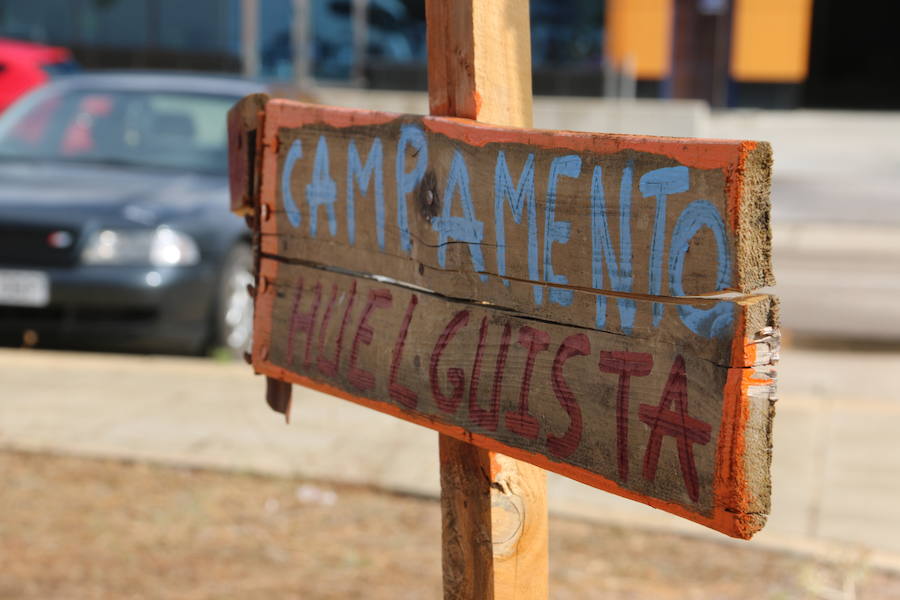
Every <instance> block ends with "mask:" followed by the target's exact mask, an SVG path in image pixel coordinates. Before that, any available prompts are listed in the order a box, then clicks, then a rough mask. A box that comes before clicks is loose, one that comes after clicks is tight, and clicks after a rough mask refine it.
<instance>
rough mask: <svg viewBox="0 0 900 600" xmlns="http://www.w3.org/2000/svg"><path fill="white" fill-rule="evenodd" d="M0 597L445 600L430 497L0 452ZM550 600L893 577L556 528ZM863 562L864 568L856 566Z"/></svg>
mask: <svg viewBox="0 0 900 600" xmlns="http://www.w3.org/2000/svg"><path fill="white" fill-rule="evenodd" d="M0 473H2V479H0V481H2V487H0V598H3V599H7V598H9V599H16V600H19V599H21V600H31V599H41V600H54V599H63V600H80V599H88V598H91V599H93V598H111V599H116V600H118V599H130V598H141V599H143V598H166V599H169V598H171V599H179V600H182V599H183V600H189V599H190V600H200V599H216V600H219V599H244V598H251V599H256V598H267V599H268V598H275V599H280V598H303V599H306V598H312V599H318V598H342V599H343V598H354V599H355V598H366V599H368V598H373V599H391V600H394V599H405V598H416V599H417V598H439V597H440V595H441V587H440V576H441V575H440V541H439V540H440V513H439V507H438V504H437V502H436V501H434V500H428V499H421V498H413V497H407V496H398V495H392V494H387V493H383V492H380V491H375V490H371V489H362V488H354V487H343V486H332V485H329V484H325V483H321V482H318V483H317V482H308V481H298V480H290V479H275V478H264V477H259V476H252V475H243V474H233V473H221V472H210V471H197V470H186V469H177V468H170V467H160V466H154V465H147V464H135V463H121V462H113V461H101V460H91V459H84V458H72V457H58V456H47V455H36V454H23V453H15V452H0ZM550 544H551V546H550V556H551V575H550V577H551V584H550V586H551V597H552V598H579V599H580V598H616V599H617V598H639V599H644V598H646V599H654V600H655V599H661V600H668V599H675V598H692V599H693V598H697V599H728V598H753V599H772V600H774V599H788V598H791V599H792V598H803V599H806V598H809V599H823V600H831V599H847V600H849V599H852V598H858V599H873V600H874V599H888V598H900V576H896V575H889V574H886V573H881V572H876V571H869V570H865V569H862V568H860V567H859V566H858V563H854V562H853V561H847V562H843V563H829V564H826V563H821V562H815V561H813V560H811V559H809V558H800V557H796V556H790V555H783V554H777V553H774V552H767V551H763V550H760V549H758V548H756V547H754V546H751V545H736V544H730V543H717V542H712V541H701V540H697V539H690V538H683V537H678V536H675V535H670V534H659V533H648V532H643V531H625V530H623V529H620V528H615V527H609V526H602V525H596V524H590V523H585V522H580V521H573V520H566V519H559V518H556V519H552V520H551V542H550ZM857 559H859V557H857Z"/></svg>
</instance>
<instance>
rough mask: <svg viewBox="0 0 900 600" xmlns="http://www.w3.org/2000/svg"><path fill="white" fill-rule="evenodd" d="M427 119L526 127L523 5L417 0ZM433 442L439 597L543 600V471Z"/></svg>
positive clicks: (501, 0) (506, 0) (494, 0)
mask: <svg viewBox="0 0 900 600" xmlns="http://www.w3.org/2000/svg"><path fill="white" fill-rule="evenodd" d="M426 14H427V22H428V96H429V105H430V111H431V114H432V115H439V116H451V117H465V118H469V119H474V120H477V121H483V122H486V123H491V124H495V125H506V126H514V127H530V126H531V119H532V116H531V113H532V109H531V39H530V29H529V20H528V0H460V1H457V2H446V1H444V0H427V2H426ZM439 435H440V458H441V510H442V519H443V524H442V525H443V527H442V529H443V531H442V545H443V572H444V597H445V598H467V599H470V598H478V599H482V598H483V599H485V600H488V599H492V600H493V599H512V598H515V599H522V598H546V597H547V594H548V564H547V542H548V540H547V483H546V473H545V472H544V470H543V469H540V468H538V467H535V466H533V465H530V464H528V463H524V462H521V461H518V460H515V459H512V458H509V457H507V456H504V455H502V454H498V453H496V452H491V451H488V450H483V449H481V448H477V447H475V446H473V445H471V444H468V443H466V442H461V441H458V440H456V439H454V438H452V437H449V436H447V435H444V434H439Z"/></svg>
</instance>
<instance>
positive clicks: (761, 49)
mask: <svg viewBox="0 0 900 600" xmlns="http://www.w3.org/2000/svg"><path fill="white" fill-rule="evenodd" d="M812 4H813V0H735V3H734V23H733V29H732V38H731V76H732V77H733V78H734V79H735V80H737V81H747V82H753V81H758V82H773V83H799V82H801V81H803V80H804V79H806V74H807V70H808V67H809V36H810V26H811V21H812Z"/></svg>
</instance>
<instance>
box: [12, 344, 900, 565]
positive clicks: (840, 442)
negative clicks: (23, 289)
mask: <svg viewBox="0 0 900 600" xmlns="http://www.w3.org/2000/svg"><path fill="white" fill-rule="evenodd" d="M898 366H900V354H890V353H854V354H849V353H840V352H833V353H825V352H810V351H803V350H791V349H788V350H787V351H785V352H784V353H783V361H782V364H781V368H780V371H781V382H780V394H779V396H780V398H781V399H780V401H779V405H778V416H777V419H776V425H775V464H774V467H773V479H774V506H773V512H772V515H771V518H770V520H769V525H768V526H767V528H766V529H765V530H764V531H763V532H762V533H761V534H760V535H759V536H757V538H756V539H757V543H763V544H772V545H776V546H779V547H789V548H797V549H812V550H816V551H821V550H822V549H823V548H824V549H825V550H827V551H829V552H831V553H832V554H836V557H837V558H840V559H847V558H848V557H850V558H853V557H854V556H856V555H857V553H859V552H863V551H866V549H870V550H874V551H875V552H876V554H875V555H874V556H875V560H877V561H879V562H880V563H881V564H889V565H893V566H895V567H897V568H900V535H898V533H900V503H898V502H897V498H898V497H900V452H898V451H897V448H898V446H897V443H898V442H897V434H896V432H897V431H900V388H898V387H897V386H896V385H895V384H894V380H895V372H896V371H897V367H898ZM0 382H2V384H0V447H11V448H21V449H29V450H45V451H51V452H64V453H76V454H82V455H94V456H106V457H122V458H128V459H144V460H152V461H161V462H167V463H176V464H184V465H197V466H202V467H212V468H226V469H237V470H246V471H254V472H262V473H271V474H276V475H297V476H303V477H310V478H319V479H327V480H338V481H345V482H352V483H362V484H371V485H377V486H382V487H385V488H388V489H393V490H398V491H404V492H411V493H416V494H425V495H436V494H437V493H438V477H437V473H438V471H437V469H438V465H437V436H436V435H435V434H434V433H433V432H431V431H430V430H427V429H424V428H420V427H416V426H413V425H410V424H407V423H405V422H402V421H400V420H397V419H394V418H391V417H387V416H384V415H381V414H379V413H376V412H374V411H370V410H368V409H364V408H361V407H358V406H356V405H354V404H352V403H349V402H345V401H342V400H338V399H334V398H331V397H328V396H324V395H322V394H318V393H316V392H312V391H308V390H302V389H301V388H295V404H294V406H295V409H294V415H293V418H294V423H293V424H292V425H290V426H285V425H284V423H283V420H282V419H281V418H280V415H277V414H275V413H272V412H271V411H270V410H269V409H268V408H267V407H266V406H265V403H264V401H263V395H262V389H263V381H262V380H261V379H260V378H257V377H254V376H253V375H251V374H250V372H249V367H247V366H246V365H244V364H243V363H240V364H234V363H227V364H222V363H216V362H213V361H211V360H204V359H192V358H169V357H143V356H122V355H104V354H79V353H63V352H48V351H34V350H28V351H22V350H10V349H6V350H0ZM550 506H551V509H552V510H554V511H557V512H561V513H566V514H569V515H577V516H582V517H586V518H590V519H598V520H605V521H614V522H619V523H622V524H626V525H635V524H637V525H640V526H644V527H653V528H657V527H658V528H664V529H674V530H678V531H683V532H687V533H691V534H697V535H716V536H718V534H713V533H710V532H709V531H708V530H706V529H704V528H702V527H700V526H697V525H695V524H693V523H689V522H687V521H684V520H681V519H678V518H676V517H673V516H671V515H668V514H666V513H662V512H659V511H655V510H653V509H651V508H648V507H646V506H643V505H641V504H638V503H635V502H630V501H626V500H622V499H620V498H618V497H615V496H612V495H609V494H605V493H603V492H600V491H597V490H593V489H590V488H587V487H586V486H583V485H581V484H578V483H575V482H573V481H570V480H566V479H563V478H560V477H553V476H551V479H550ZM718 537H721V536H718Z"/></svg>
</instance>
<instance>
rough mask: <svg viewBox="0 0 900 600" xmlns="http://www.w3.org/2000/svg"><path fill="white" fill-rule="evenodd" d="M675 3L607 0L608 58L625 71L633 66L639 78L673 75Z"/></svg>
mask: <svg viewBox="0 0 900 600" xmlns="http://www.w3.org/2000/svg"><path fill="white" fill-rule="evenodd" d="M672 7H673V2H672V0H606V49H605V50H606V56H607V57H609V59H610V60H611V61H612V63H613V65H614V66H615V67H616V68H618V69H622V68H624V67H626V66H632V67H633V68H634V69H635V75H637V77H638V78H639V79H663V78H664V77H666V76H667V75H668V73H669V53H670V50H671V46H672Z"/></svg>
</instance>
